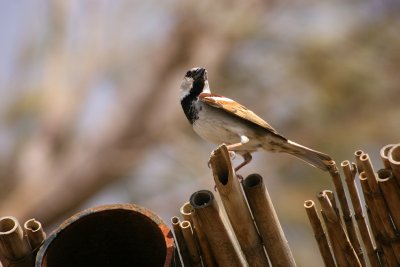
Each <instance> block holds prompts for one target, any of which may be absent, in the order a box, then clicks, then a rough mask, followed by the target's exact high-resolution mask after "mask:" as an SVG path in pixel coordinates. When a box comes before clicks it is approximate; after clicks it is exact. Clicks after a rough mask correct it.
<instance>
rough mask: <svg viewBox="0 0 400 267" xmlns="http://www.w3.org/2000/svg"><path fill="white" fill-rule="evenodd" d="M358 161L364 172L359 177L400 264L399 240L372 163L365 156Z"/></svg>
mask: <svg viewBox="0 0 400 267" xmlns="http://www.w3.org/2000/svg"><path fill="white" fill-rule="evenodd" d="M360 160H361V163H362V165H363V168H364V171H363V172H362V173H361V174H360V177H361V176H364V175H365V177H366V178H367V182H368V185H369V187H370V189H371V193H372V197H373V201H374V203H375V204H376V208H377V209H376V211H377V213H378V216H379V217H380V218H381V220H382V223H383V227H384V229H385V232H386V233H387V237H388V238H389V239H388V240H390V242H391V246H392V248H393V251H394V254H395V256H396V258H397V262H398V263H399V264H400V240H399V238H398V237H397V233H396V231H395V229H394V226H393V224H392V219H391V217H390V211H389V209H388V207H387V205H386V202H385V199H384V198H383V195H382V193H381V191H380V189H379V186H378V182H377V177H376V174H375V171H374V169H373V167H372V163H371V161H370V158H369V156H368V155H367V154H363V155H361V157H360Z"/></svg>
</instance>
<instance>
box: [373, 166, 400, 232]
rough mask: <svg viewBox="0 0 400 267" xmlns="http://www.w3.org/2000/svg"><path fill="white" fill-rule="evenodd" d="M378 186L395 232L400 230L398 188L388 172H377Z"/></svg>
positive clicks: (385, 170)
mask: <svg viewBox="0 0 400 267" xmlns="http://www.w3.org/2000/svg"><path fill="white" fill-rule="evenodd" d="M378 185H379V188H380V189H381V191H382V193H383V197H384V198H385V200H386V204H387V206H388V208H389V211H390V215H391V217H392V220H393V223H394V225H395V226H396V229H397V231H399V230H400V188H399V186H398V185H397V183H396V180H395V178H394V177H393V174H392V172H391V171H390V170H387V169H380V170H379V171H378Z"/></svg>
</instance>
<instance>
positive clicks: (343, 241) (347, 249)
mask: <svg viewBox="0 0 400 267" xmlns="http://www.w3.org/2000/svg"><path fill="white" fill-rule="evenodd" d="M317 197H318V200H319V202H320V204H321V207H322V210H323V212H324V213H323V215H324V216H325V217H326V222H327V223H328V225H329V226H331V227H332V229H333V232H334V239H333V240H331V241H332V242H337V243H338V244H339V246H340V249H341V253H343V255H344V257H345V258H346V261H347V264H346V265H343V266H362V265H361V262H360V260H359V258H358V257H357V254H356V252H355V250H354V248H353V246H352V244H351V243H350V240H349V238H348V236H347V235H346V232H345V231H344V228H343V226H342V224H341V221H340V218H339V217H338V216H337V214H336V212H335V210H334V209H333V207H332V204H331V202H330V200H329V198H328V196H327V195H326V194H325V193H324V192H321V193H319V194H318V195H317Z"/></svg>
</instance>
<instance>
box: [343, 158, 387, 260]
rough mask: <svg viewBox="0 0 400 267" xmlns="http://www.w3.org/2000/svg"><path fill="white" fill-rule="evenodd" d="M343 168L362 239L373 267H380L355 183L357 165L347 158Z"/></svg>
mask: <svg viewBox="0 0 400 267" xmlns="http://www.w3.org/2000/svg"><path fill="white" fill-rule="evenodd" d="M341 166H342V170H343V173H344V176H345V181H346V184H347V189H348V191H349V195H350V199H351V202H352V203H353V208H354V218H355V219H356V222H357V225H358V229H359V231H360V235H361V239H362V241H363V243H364V246H365V250H366V252H367V256H368V260H369V262H370V264H371V266H372V267H379V266H380V263H379V258H378V254H377V252H376V250H375V247H374V244H373V241H372V238H371V234H370V231H369V229H368V226H367V222H366V221H365V217H364V213H363V211H362V207H361V200H360V196H359V194H358V190H357V187H356V184H355V175H356V172H357V170H356V166H355V164H354V163H353V164H352V165H351V164H350V162H349V161H348V160H345V161H343V162H342V163H341Z"/></svg>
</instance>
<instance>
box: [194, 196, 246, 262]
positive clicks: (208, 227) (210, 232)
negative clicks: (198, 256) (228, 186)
mask: <svg viewBox="0 0 400 267" xmlns="http://www.w3.org/2000/svg"><path fill="white" fill-rule="evenodd" d="M190 204H191V205H192V206H193V210H194V211H193V212H194V214H195V216H196V217H197V218H198V221H199V225H200V227H201V228H202V229H203V231H204V233H205V235H206V236H207V238H208V240H209V242H210V246H211V249H212V251H213V254H214V256H215V260H216V261H217V264H218V266H242V263H241V261H240V257H239V254H238V253H237V251H236V250H235V248H234V245H233V243H232V240H231V239H230V238H229V234H228V231H227V229H226V228H225V226H224V224H223V222H222V219H221V217H220V215H219V208H218V205H217V202H216V201H215V198H214V195H213V193H212V192H210V191H208V190H200V191H197V192H195V193H193V194H192V195H191V196H190Z"/></svg>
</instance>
